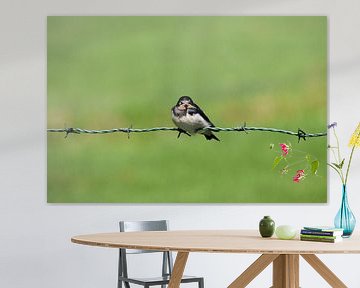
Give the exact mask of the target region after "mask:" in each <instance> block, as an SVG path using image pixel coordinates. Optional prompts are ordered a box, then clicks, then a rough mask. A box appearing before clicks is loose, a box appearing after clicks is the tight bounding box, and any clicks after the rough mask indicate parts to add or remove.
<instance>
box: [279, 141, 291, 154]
mask: <svg viewBox="0 0 360 288" xmlns="http://www.w3.org/2000/svg"><path fill="white" fill-rule="evenodd" d="M280 147H281V150H282V156H283V157H286V155H288V154H289V146H288V145H286V144H285V143H281V144H280Z"/></svg>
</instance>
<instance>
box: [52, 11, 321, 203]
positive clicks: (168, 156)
mask: <svg viewBox="0 0 360 288" xmlns="http://www.w3.org/2000/svg"><path fill="white" fill-rule="evenodd" d="M47 22H48V23H47V24H48V25H47V41H48V42H47V56H48V59H47V65H48V66H47V72H48V87H47V89H48V128H64V127H65V126H66V127H79V128H84V129H110V128H119V127H129V126H131V125H132V126H133V127H134V128H145V127H158V126H169V127H172V126H174V125H173V123H172V121H171V114H170V109H171V107H172V106H174V105H175V103H176V102H177V100H178V98H179V97H180V96H182V95H189V96H191V97H192V98H193V100H194V101H195V102H196V103H197V104H198V105H199V106H200V107H202V109H203V110H204V111H205V113H206V114H207V115H208V116H209V118H210V119H211V120H212V122H213V123H214V124H215V125H216V126H220V127H235V126H241V125H242V124H243V123H244V122H246V123H247V125H248V126H260V127H275V128H281V129H289V130H293V131H297V129H298V128H301V129H303V130H304V131H306V132H309V133H311V132H325V131H326V94H327V92H326V88H327V19H326V17H78V16H76V17H61V16H51V17H48V19H47ZM217 136H218V137H219V138H220V139H221V142H217V141H206V140H205V138H204V137H203V136H200V135H197V136H194V137H188V136H186V135H182V136H181V137H180V138H179V139H177V133H176V132H153V133H142V134H131V135H130V139H128V137H127V135H126V134H121V133H115V134H106V135H87V134H86V135H85V134H82V135H76V134H71V135H69V136H68V137H67V138H66V139H64V134H63V133H48V202H52V203H54V202H58V203H59V202H60V203H69V202H75V203H76V202H123V203H149V202H153V203H171V202H180V203H181V202H183V203H185V202H195V203H199V202H209V203H240V202H242V203H274V202H277V203H289V202H293V203H305V202H313V203H321V202H326V201H327V191H326V154H327V152H326V137H320V138H310V139H307V141H301V142H300V143H299V144H298V143H297V138H296V137H291V136H288V135H284V134H276V133H269V132H249V133H248V134H245V133H242V132H241V133H237V132H228V133H225V132H222V133H218V134H217ZM288 142H291V144H292V146H293V148H294V149H296V150H297V149H298V150H302V151H306V152H307V153H310V154H312V155H313V156H314V157H316V158H317V159H319V161H320V168H319V171H318V175H317V176H308V177H307V178H306V179H305V180H304V181H302V182H301V183H298V184H296V183H293V181H292V176H293V175H294V174H295V171H296V170H297V169H302V168H304V163H298V164H296V165H295V166H294V167H292V170H291V171H289V174H288V175H284V176H282V175H280V173H279V169H280V166H279V167H277V168H276V169H272V164H273V160H274V158H275V157H276V156H277V155H279V154H280V153H281V152H280V150H279V143H288ZM271 143H273V144H274V145H275V148H274V149H273V150H270V149H269V145H270V144H271ZM299 155H300V156H303V154H301V153H300V154H299ZM300 156H299V157H300ZM299 159H300V160H301V157H300V158H299ZM299 159H296V155H295V154H294V157H293V158H292V162H297V161H298V160H299Z"/></svg>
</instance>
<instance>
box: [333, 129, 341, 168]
mask: <svg viewBox="0 0 360 288" xmlns="http://www.w3.org/2000/svg"><path fill="white" fill-rule="evenodd" d="M333 131H334V135H335V139H336V144H337V145H336V146H337V151H338V156H339V163H338V164H340V163H341V155H340V145H339V138H338V136H337V134H336V130H335V127H333Z"/></svg>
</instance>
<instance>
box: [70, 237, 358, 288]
mask: <svg viewBox="0 0 360 288" xmlns="http://www.w3.org/2000/svg"><path fill="white" fill-rule="evenodd" d="M71 241H72V242H74V243H77V244H84V245H91V246H100V247H112V248H128V249H145V250H160V251H177V252H178V253H177V256H176V260H175V264H174V269H173V274H172V276H171V279H170V283H169V286H168V287H169V288H178V287H179V286H180V280H181V277H182V275H183V272H184V269H185V265H186V261H187V258H188V256H189V253H190V252H211V253H246V254H262V255H261V256H260V257H259V258H258V259H257V260H256V261H255V262H254V263H252V264H251V265H250V266H249V267H248V268H247V269H246V270H245V271H244V272H243V273H242V274H241V275H240V276H239V277H238V278H236V279H235V280H234V281H233V282H232V283H231V284H230V285H229V286H228V288H240V287H246V286H247V285H248V284H249V283H250V282H251V281H252V280H253V279H254V278H255V277H256V276H257V275H259V274H260V273H261V272H262V271H263V270H264V269H265V268H266V267H267V266H268V265H269V264H270V263H273V286H272V287H273V288H298V287H299V255H301V256H302V257H303V258H304V259H305V260H306V261H307V262H308V263H309V264H310V265H311V266H312V267H313V268H314V269H315V270H316V271H317V272H318V273H319V274H320V275H321V276H322V277H323V278H324V279H325V280H326V281H327V282H328V283H329V284H330V285H331V287H336V288H342V287H347V286H346V285H345V284H344V283H343V282H342V281H341V280H340V279H339V278H338V277H337V276H336V275H335V274H334V273H333V272H332V271H331V270H330V269H329V268H328V267H327V266H326V265H325V264H324V263H323V262H322V261H321V260H320V259H319V258H318V257H317V256H316V255H315V254H345V253H352V254H353V253H360V237H359V235H354V236H352V237H351V238H349V239H344V241H342V242H339V243H335V244H334V243H320V242H306V241H299V239H294V240H279V239H276V238H261V237H260V236H259V233H258V232H257V231H256V230H214V231H206V230H204V231H201V230H200V231H199V230H197V231H195V230H194V231H166V232H117V233H100V234H91V235H81V236H75V237H73V238H72V239H71Z"/></svg>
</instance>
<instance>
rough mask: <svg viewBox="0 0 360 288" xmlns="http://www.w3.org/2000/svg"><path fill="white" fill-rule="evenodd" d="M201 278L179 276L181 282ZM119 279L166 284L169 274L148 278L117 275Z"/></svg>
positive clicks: (142, 283) (140, 282)
mask: <svg viewBox="0 0 360 288" xmlns="http://www.w3.org/2000/svg"><path fill="white" fill-rule="evenodd" d="M201 279H202V277H195V276H187V275H183V277H182V278H181V283H187V282H196V281H200V280H201ZM119 280H122V281H125V282H129V283H134V284H138V285H144V284H148V285H161V284H168V283H169V281H170V276H164V277H149V278H136V277H132V278H131V279H129V278H126V277H121V276H119Z"/></svg>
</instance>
